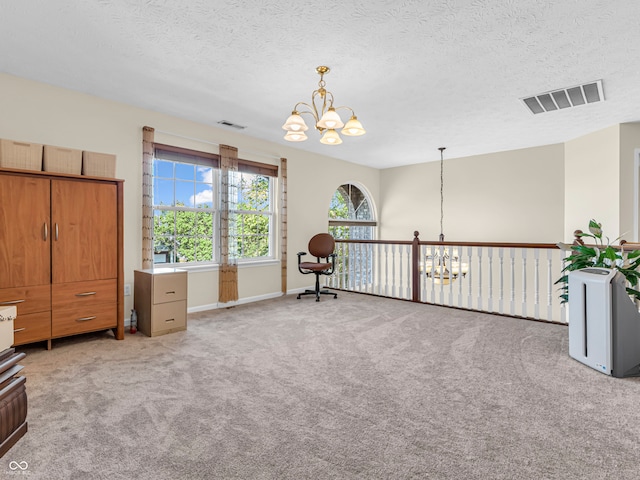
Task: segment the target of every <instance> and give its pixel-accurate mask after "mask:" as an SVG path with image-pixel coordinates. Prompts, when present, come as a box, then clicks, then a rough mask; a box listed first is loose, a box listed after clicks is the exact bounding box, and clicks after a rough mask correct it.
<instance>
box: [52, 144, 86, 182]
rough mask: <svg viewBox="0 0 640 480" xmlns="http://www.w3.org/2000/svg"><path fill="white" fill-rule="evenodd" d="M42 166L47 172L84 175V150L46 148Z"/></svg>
mask: <svg viewBox="0 0 640 480" xmlns="http://www.w3.org/2000/svg"><path fill="white" fill-rule="evenodd" d="M42 165H43V168H44V171H45V172H58V173H73V174H75V175H80V174H81V173H82V150H74V149H72V148H62V147H53V146H51V145H45V146H44V156H43V158H42Z"/></svg>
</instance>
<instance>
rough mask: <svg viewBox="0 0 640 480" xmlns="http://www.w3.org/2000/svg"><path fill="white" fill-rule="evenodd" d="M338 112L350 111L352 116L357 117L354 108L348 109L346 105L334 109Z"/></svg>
mask: <svg viewBox="0 0 640 480" xmlns="http://www.w3.org/2000/svg"><path fill="white" fill-rule="evenodd" d="M333 108H334V109H335V110H336V111H338V110H349V111H350V112H351V115H352V116H355V114H356V112H354V111H353V108H351V107H347V106H346V105H341V106H339V107H333Z"/></svg>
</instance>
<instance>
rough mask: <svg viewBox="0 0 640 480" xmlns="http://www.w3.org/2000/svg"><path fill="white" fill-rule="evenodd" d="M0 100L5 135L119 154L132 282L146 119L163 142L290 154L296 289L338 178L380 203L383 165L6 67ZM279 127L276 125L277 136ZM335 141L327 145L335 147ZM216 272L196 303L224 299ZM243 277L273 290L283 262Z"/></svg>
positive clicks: (254, 294) (254, 156)
mask: <svg viewBox="0 0 640 480" xmlns="http://www.w3.org/2000/svg"><path fill="white" fill-rule="evenodd" d="M0 105H1V108H0V137H1V138H8V139H12V140H21V141H27V142H36V143H42V144H48V145H58V146H64V147H69V148H76V149H81V150H90V151H96V152H104V153H113V154H116V155H117V167H116V176H117V177H118V178H121V179H124V180H125V183H124V191H125V193H124V211H125V218H124V270H125V283H133V271H134V270H135V269H138V268H140V267H141V264H142V259H141V258H142V256H141V250H142V246H141V245H142V234H141V217H142V213H141V212H142V206H141V202H142V200H141V199H142V193H141V192H142V127H143V126H145V125H147V126H150V127H153V128H154V129H155V130H156V140H157V141H164V142H167V143H170V142H171V143H174V144H180V145H182V146H186V147H190V148H200V149H203V150H206V151H212V152H215V153H217V149H218V147H217V145H219V144H228V145H233V146H235V147H237V148H238V152H239V156H240V157H241V158H245V159H248V160H257V161H261V162H265V163H273V164H278V163H279V159H280V158H281V157H284V158H287V160H288V185H289V189H288V206H289V209H288V229H289V231H288V246H289V258H288V265H289V266H288V271H287V283H288V288H289V289H296V288H301V287H304V286H308V285H309V284H310V283H311V280H309V276H304V277H303V276H302V275H300V274H299V273H298V271H297V268H296V256H295V253H296V252H298V251H300V250H305V249H306V247H307V243H308V241H309V238H310V237H311V236H312V235H313V234H315V233H317V232H322V231H324V232H326V231H327V228H328V223H327V218H328V210H329V204H330V200H331V196H332V195H333V192H334V191H335V190H336V189H337V187H338V186H339V185H341V184H342V183H345V182H347V181H356V182H359V183H362V184H364V185H365V186H366V187H367V189H368V190H369V192H370V193H371V195H372V197H373V201H374V203H379V201H378V197H379V171H378V170H376V169H372V168H368V167H364V166H359V165H355V164H351V163H347V162H343V161H340V160H336V159H333V158H330V157H326V156H322V155H317V154H311V153H306V152H302V151H300V150H297V149H295V148H291V147H288V146H286V145H285V146H283V145H279V144H276V143H271V142H266V141H262V140H257V139H254V138H251V137H249V136H246V135H241V134H238V133H235V132H229V131H227V130H223V129H220V128H215V127H210V126H207V125H203V124H198V123H194V122H190V121H187V120H183V119H180V118H176V117H172V116H169V115H164V114H160V113H157V112H153V111H150V110H145V109H141V108H135V107H131V106H128V105H124V104H121V103H117V102H113V101H109V100H104V99H100V98H97V97H93V96H90V95H85V94H82V93H78V92H72V91H69V90H65V89H62V88H58V87H53V86H50V85H46V84H42V83H38V82H33V81H30V80H25V79H21V78H17V77H14V76H10V75H5V74H0ZM279 128H280V126H279V125H276V126H274V129H276V131H277V132H278V133H277V134H278V135H280V133H279ZM189 139H191V140H189ZM309 141H314V140H313V139H310V140H309ZM330 148H332V147H327V149H328V151H329V149H330ZM278 248H279V247H278ZM278 251H279V250H278ZM217 276H218V273H217V271H215V270H213V271H212V270H209V271H199V272H195V271H192V272H190V273H189V300H188V303H189V308H190V309H191V310H195V309H198V308H202V307H207V306H213V305H215V304H216V303H217V298H218V285H217ZM238 276H239V294H240V297H241V300H242V299H245V300H246V299H247V298H261V297H264V296H269V295H274V294H278V292H280V290H281V279H280V276H281V275H280V265H279V263H278V264H274V265H269V266H261V267H254V268H252V267H243V268H241V269H240V271H239V274H238ZM125 299H126V304H125V312H126V313H125V315H126V316H128V312H129V311H130V309H131V308H132V307H133V301H132V297H125Z"/></svg>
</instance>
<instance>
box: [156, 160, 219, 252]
mask: <svg viewBox="0 0 640 480" xmlns="http://www.w3.org/2000/svg"><path fill="white" fill-rule="evenodd" d="M196 162H197V163H196ZM218 177H219V175H218V169H217V161H215V158H206V157H200V158H196V157H189V156H187V155H184V154H181V153H177V152H175V151H168V150H163V149H160V148H156V154H155V157H154V159H153V239H154V242H153V249H154V263H186V262H212V261H214V260H215V259H216V255H215V247H216V246H217V243H216V241H215V238H216V237H215V231H216V230H217V229H216V228H214V226H215V225H216V224H217V219H218V211H217V209H216V208H217V204H218V202H217V198H216V196H217V191H218V188H217V183H218Z"/></svg>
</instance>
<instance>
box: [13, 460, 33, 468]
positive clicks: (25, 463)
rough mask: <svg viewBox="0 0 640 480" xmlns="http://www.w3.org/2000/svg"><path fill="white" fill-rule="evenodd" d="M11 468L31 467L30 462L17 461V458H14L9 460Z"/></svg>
mask: <svg viewBox="0 0 640 480" xmlns="http://www.w3.org/2000/svg"><path fill="white" fill-rule="evenodd" d="M9 468H10V469H11V470H18V469H19V470H26V469H27V468H29V464H28V463H27V462H24V461H23V462H16V461H15V460H12V461H10V462H9Z"/></svg>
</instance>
